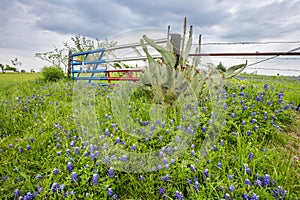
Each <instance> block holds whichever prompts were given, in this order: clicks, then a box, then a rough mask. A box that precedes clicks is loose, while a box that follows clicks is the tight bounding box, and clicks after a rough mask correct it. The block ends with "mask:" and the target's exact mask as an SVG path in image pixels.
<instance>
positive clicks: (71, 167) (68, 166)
mask: <svg viewBox="0 0 300 200" xmlns="http://www.w3.org/2000/svg"><path fill="white" fill-rule="evenodd" d="M67 170H68V171H69V172H71V171H73V170H74V166H73V164H72V162H68V164H67Z"/></svg>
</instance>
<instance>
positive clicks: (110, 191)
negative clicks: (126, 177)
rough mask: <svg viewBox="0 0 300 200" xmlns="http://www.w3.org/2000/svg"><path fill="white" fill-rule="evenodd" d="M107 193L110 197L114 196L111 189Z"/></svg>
mask: <svg viewBox="0 0 300 200" xmlns="http://www.w3.org/2000/svg"><path fill="white" fill-rule="evenodd" d="M106 193H107V195H108V196H110V197H111V196H112V195H113V194H114V191H113V190H112V189H111V188H108V189H107V191H106Z"/></svg>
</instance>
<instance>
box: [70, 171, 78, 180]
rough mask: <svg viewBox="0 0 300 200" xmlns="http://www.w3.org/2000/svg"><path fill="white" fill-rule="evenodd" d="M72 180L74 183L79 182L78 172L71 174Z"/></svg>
mask: <svg viewBox="0 0 300 200" xmlns="http://www.w3.org/2000/svg"><path fill="white" fill-rule="evenodd" d="M71 178H72V181H74V182H77V181H78V177H77V174H76V172H72V173H71Z"/></svg>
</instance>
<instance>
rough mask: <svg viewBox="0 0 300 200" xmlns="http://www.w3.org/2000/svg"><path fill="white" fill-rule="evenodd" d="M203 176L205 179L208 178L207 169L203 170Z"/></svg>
mask: <svg viewBox="0 0 300 200" xmlns="http://www.w3.org/2000/svg"><path fill="white" fill-rule="evenodd" d="M203 174H204V175H205V176H206V177H208V169H205V170H204V172H203Z"/></svg>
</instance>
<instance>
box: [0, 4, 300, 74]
mask: <svg viewBox="0 0 300 200" xmlns="http://www.w3.org/2000/svg"><path fill="white" fill-rule="evenodd" d="M1 8H2V9H1V12H0V23H1V29H0V36H1V37H0V63H2V64H11V60H12V59H14V58H15V57H17V58H18V59H19V60H20V61H21V62H22V63H23V64H22V68H25V69H31V68H35V69H40V68H41V67H43V66H44V65H47V64H48V63H45V62H42V61H40V60H39V59H38V58H34V53H37V52H45V51H48V50H51V49H53V47H54V46H58V47H59V46H61V44H62V43H63V42H64V41H68V40H69V39H70V37H71V36H74V35H78V34H80V35H83V36H86V37H91V38H98V39H100V40H102V39H106V38H110V37H111V36H113V35H116V34H118V33H120V32H124V31H129V30H135V29H141V28H145V27H157V28H162V29H167V26H168V25H171V29H172V30H174V31H175V30H176V31H180V32H181V31H182V24H183V18H184V17H185V16H186V17H187V19H188V25H193V27H194V32H195V33H197V34H202V37H203V42H240V41H298V40H300V11H299V10H300V1H298V0H289V1H284V0H282V1H279V0H278V1H276V0H263V1H262V0H251V1H250V0H239V1H233V0H226V1H225V0H207V1H199V0H185V1H183V0H182V1H180V0H147V1H141V0H126V1H125V0H84V1H83V0H80V1H79V0H9V1H2V2H1ZM145 34H147V33H145ZM297 45H299V46H300V43H298V44H283V45H280V46H279V45H275V46H271V47H267V46H264V47H262V46H254V47H253V46H252V47H250V46H247V47H246V48H245V46H243V47H241V48H240V46H234V47H232V46H231V47H226V46H225V47H223V46H219V47H218V48H217V49H219V51H220V52H224V51H227V52H228V51H231V52H239V51H240V52H249V50H251V51H255V50H258V51H263V50H268V51H270V50H274V51H277V50H282V51H288V50H290V49H292V48H295V47H297ZM255 48H257V49H255ZM208 50H211V49H210V48H208ZM214 51H216V50H215V49H214ZM295 62H297V64H298V66H299V65H300V64H299V60H298V61H295ZM299 73H300V72H299Z"/></svg>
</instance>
